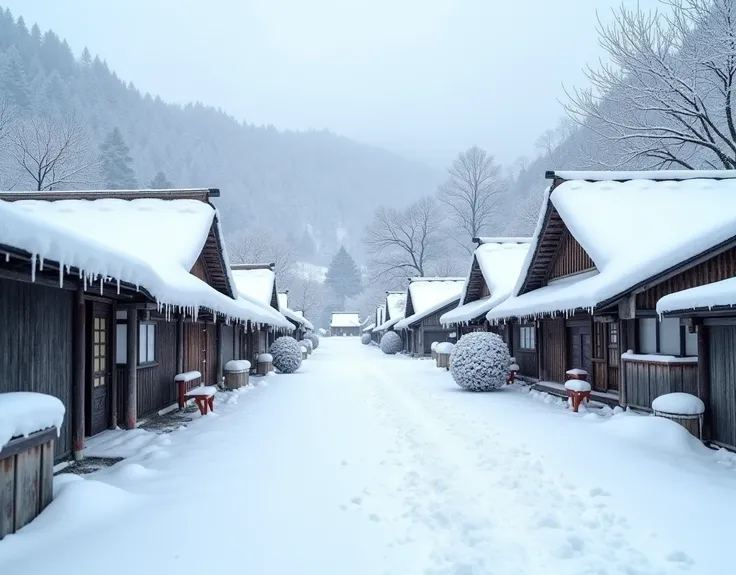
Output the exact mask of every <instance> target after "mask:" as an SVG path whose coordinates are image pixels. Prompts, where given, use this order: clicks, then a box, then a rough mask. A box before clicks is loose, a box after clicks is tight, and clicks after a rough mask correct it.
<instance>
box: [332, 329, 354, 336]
mask: <svg viewBox="0 0 736 575" xmlns="http://www.w3.org/2000/svg"><path fill="white" fill-rule="evenodd" d="M330 332H332V335H333V336H340V337H342V336H343V335H346V336H347V335H349V336H357V335H360V327H333V328H330Z"/></svg>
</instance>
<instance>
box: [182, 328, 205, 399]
mask: <svg viewBox="0 0 736 575" xmlns="http://www.w3.org/2000/svg"><path fill="white" fill-rule="evenodd" d="M206 355H207V328H206V326H205V324H203V323H195V322H187V323H185V324H184V371H198V372H200V373H201V374H202V380H203V381H202V382H201V383H204V379H205V378H206V377H207V370H206V365H207V364H206V362H205V359H206ZM197 384H199V382H198V383H197ZM207 385H209V382H207Z"/></svg>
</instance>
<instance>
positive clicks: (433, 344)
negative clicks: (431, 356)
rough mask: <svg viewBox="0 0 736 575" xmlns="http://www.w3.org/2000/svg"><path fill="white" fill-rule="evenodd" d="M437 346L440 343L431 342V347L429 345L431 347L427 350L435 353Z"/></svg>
mask: <svg viewBox="0 0 736 575" xmlns="http://www.w3.org/2000/svg"><path fill="white" fill-rule="evenodd" d="M439 344H440V342H438V341H433V342H432V345H431V346H429V349H430V350H432V351H437V346H438V345H439Z"/></svg>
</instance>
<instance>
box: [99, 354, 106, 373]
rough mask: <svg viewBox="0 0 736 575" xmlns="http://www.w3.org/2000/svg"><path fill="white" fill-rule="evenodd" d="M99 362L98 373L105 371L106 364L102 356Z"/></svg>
mask: <svg viewBox="0 0 736 575" xmlns="http://www.w3.org/2000/svg"><path fill="white" fill-rule="evenodd" d="M99 361H100V371H105V369H106V368H107V362H106V361H105V357H104V356H103V357H101V358H100V360H99Z"/></svg>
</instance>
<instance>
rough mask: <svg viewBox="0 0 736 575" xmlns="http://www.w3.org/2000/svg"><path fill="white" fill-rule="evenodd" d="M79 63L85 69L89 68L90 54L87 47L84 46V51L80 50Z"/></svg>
mask: <svg viewBox="0 0 736 575" xmlns="http://www.w3.org/2000/svg"><path fill="white" fill-rule="evenodd" d="M79 62H80V63H81V64H82V66H84V67H85V68H87V67H89V65H90V64H92V54H90V53H89V49H88V48H87V46H85V47H84V50H82V56H81V57H80V59H79Z"/></svg>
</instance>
